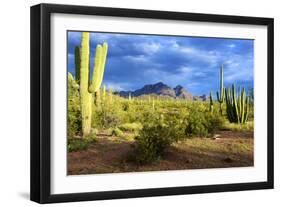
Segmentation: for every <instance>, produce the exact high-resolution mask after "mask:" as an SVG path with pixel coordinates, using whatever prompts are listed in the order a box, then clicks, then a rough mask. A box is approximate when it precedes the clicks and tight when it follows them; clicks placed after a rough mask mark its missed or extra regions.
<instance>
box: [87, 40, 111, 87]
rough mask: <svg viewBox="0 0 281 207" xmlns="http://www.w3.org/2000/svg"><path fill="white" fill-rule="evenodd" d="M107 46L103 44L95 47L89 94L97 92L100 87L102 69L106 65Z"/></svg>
mask: <svg viewBox="0 0 281 207" xmlns="http://www.w3.org/2000/svg"><path fill="white" fill-rule="evenodd" d="M107 50H108V46H107V43H104V44H103V46H101V45H99V44H98V45H97V47H96V55H95V60H94V72H93V76H92V82H91V84H90V86H89V91H90V93H94V92H97V91H98V90H99V88H100V86H101V83H102V79H103V74H104V67H105V63H106V56H107Z"/></svg>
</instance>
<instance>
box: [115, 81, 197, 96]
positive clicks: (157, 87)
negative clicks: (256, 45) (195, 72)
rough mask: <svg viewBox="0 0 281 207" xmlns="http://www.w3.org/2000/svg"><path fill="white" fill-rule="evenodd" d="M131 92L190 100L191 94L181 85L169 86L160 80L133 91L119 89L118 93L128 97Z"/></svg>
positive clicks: (136, 94)
mask: <svg viewBox="0 0 281 207" xmlns="http://www.w3.org/2000/svg"><path fill="white" fill-rule="evenodd" d="M130 93H131V96H135V97H137V96H142V95H148V94H155V95H158V96H165V97H170V98H180V99H187V100H192V99H193V96H192V94H191V93H190V92H188V91H187V90H186V89H184V88H183V87H182V86H181V85H178V86H176V87H175V88H171V87H169V86H167V85H166V84H164V83H162V82H158V83H155V84H149V85H145V86H143V87H142V88H141V89H138V90H135V91H120V92H118V94H119V95H120V96H122V97H128V96H129V94H130Z"/></svg>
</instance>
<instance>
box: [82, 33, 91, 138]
mask: <svg viewBox="0 0 281 207" xmlns="http://www.w3.org/2000/svg"><path fill="white" fill-rule="evenodd" d="M89 41H90V35H89V33H88V32H83V33H82V39H81V50H80V57H81V63H80V104H81V115H82V133H83V136H87V135H89V134H90V132H91V121H92V120H91V119H92V94H91V93H89V91H88V88H89V74H90V71H89V68H90V66H89V62H90V46H89Z"/></svg>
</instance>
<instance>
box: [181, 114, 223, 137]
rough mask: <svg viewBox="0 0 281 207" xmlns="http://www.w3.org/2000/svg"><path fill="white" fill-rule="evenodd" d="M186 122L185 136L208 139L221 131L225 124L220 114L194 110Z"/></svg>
mask: <svg viewBox="0 0 281 207" xmlns="http://www.w3.org/2000/svg"><path fill="white" fill-rule="evenodd" d="M185 122H186V128H185V134H186V135H187V136H189V137H194V136H199V137H206V136H208V135H209V134H212V133H214V132H215V131H217V130H219V129H221V128H222V127H223V124H224V120H223V118H222V117H221V116H220V115H219V114H217V113H210V112H208V111H205V112H202V111H198V110H192V111H191V112H190V114H189V116H187V117H186V119H185Z"/></svg>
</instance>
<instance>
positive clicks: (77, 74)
mask: <svg viewBox="0 0 281 207" xmlns="http://www.w3.org/2000/svg"><path fill="white" fill-rule="evenodd" d="M74 54H75V79H76V82H77V83H79V81H80V64H81V57H80V48H79V46H76V47H75V52H74Z"/></svg>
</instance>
